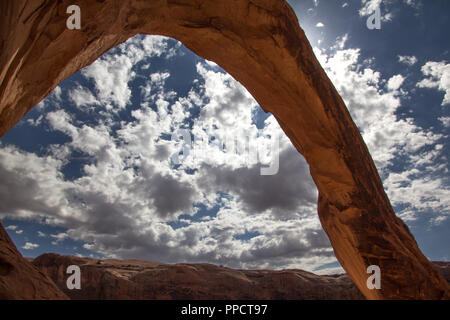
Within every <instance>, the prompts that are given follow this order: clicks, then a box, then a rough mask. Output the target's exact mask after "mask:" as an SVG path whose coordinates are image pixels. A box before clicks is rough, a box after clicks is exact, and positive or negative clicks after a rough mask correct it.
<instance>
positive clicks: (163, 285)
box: [31, 253, 450, 300]
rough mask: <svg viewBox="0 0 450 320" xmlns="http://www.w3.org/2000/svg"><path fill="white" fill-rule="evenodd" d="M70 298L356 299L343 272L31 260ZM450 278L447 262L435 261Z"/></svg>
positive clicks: (58, 257) (51, 256) (48, 256)
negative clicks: (70, 283) (77, 278)
mask: <svg viewBox="0 0 450 320" xmlns="http://www.w3.org/2000/svg"><path fill="white" fill-rule="evenodd" d="M31 260H32V263H33V265H35V266H36V267H37V268H39V269H40V270H41V271H42V272H44V273H46V274H47V275H48V276H49V277H50V278H51V279H53V281H54V282H55V283H56V284H57V285H58V287H59V288H60V289H61V290H62V291H64V292H65V293H66V294H67V296H69V297H70V298H71V299H94V300H96V299H137V300H142V299H189V300H190V299H194V300H195V299H217V300H223V299H225V300H233V299H239V300H244V299H256V300H279V299H281V300H322V299H326V300H360V299H364V296H363V295H362V294H361V293H360V292H359V290H358V289H357V288H356V286H355V285H354V283H353V282H352V280H351V279H350V278H349V277H348V275H346V274H339V275H322V276H319V275H316V274H313V273H310V272H306V271H303V270H281V271H273V270H236V269H230V268H224V267H219V266H216V265H212V264H163V263H157V262H152V261H147V260H99V259H92V258H79V257H73V256H61V255H58V254H51V253H50V254H43V255H41V256H39V257H37V258H36V259H34V260H33V259H31ZM434 264H435V265H436V266H437V267H438V269H439V270H440V271H441V273H442V274H443V275H444V276H445V278H446V279H447V280H450V263H448V262H447V263H446V262H435V263H434ZM70 265H78V266H80V269H81V289H80V290H75V289H74V290H69V289H67V285H66V280H67V277H68V275H67V274H66V269H67V267H68V266H70Z"/></svg>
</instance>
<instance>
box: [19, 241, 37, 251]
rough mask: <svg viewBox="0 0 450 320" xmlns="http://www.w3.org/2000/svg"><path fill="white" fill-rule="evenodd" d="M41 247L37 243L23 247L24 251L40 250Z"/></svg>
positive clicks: (29, 243) (26, 244) (27, 243)
mask: <svg viewBox="0 0 450 320" xmlns="http://www.w3.org/2000/svg"><path fill="white" fill-rule="evenodd" d="M38 247H39V245H38V244H37V243H31V242H26V243H25V245H24V246H22V249H24V250H33V249H36V248H38Z"/></svg>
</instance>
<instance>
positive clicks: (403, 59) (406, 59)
mask: <svg viewBox="0 0 450 320" xmlns="http://www.w3.org/2000/svg"><path fill="white" fill-rule="evenodd" d="M397 58H398V61H399V62H400V63H404V64H406V65H409V66H412V65H415V64H416V63H417V62H418V61H419V60H418V59H417V58H416V57H415V56H401V55H398V56H397Z"/></svg>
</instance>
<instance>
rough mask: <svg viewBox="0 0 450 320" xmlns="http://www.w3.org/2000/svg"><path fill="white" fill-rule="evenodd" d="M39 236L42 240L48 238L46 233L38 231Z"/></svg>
mask: <svg viewBox="0 0 450 320" xmlns="http://www.w3.org/2000/svg"><path fill="white" fill-rule="evenodd" d="M37 235H38V237H40V238H45V237H47V235H46V234H45V233H44V232H42V231H38V232H37Z"/></svg>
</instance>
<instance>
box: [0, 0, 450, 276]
mask: <svg viewBox="0 0 450 320" xmlns="http://www.w3.org/2000/svg"><path fill="white" fill-rule="evenodd" d="M289 3H290V4H291V5H292V7H293V8H294V10H295V11H296V13H297V16H298V18H299V21H300V25H301V26H302V27H303V28H304V30H305V32H306V34H307V36H308V38H309V39H310V42H311V44H312V46H313V48H314V50H315V53H316V56H317V57H318V59H319V60H320V62H321V63H322V66H323V67H324V69H325V70H326V72H327V73H328V75H329V77H330V78H331V79H332V81H333V83H334V84H335V86H336V88H337V89H338V91H339V92H340V94H341V95H342V97H343V98H344V100H345V101H346V103H347V106H348V108H349V110H350V112H351V114H352V117H353V119H354V121H355V122H356V124H357V125H358V127H359V128H360V131H361V133H362V135H363V137H364V139H365V141H366V143H367V145H368V147H369V150H370V151H371V154H372V156H373V158H374V160H375V163H376V165H377V168H378V170H379V172H380V175H381V177H382V180H383V184H384V187H385V190H386V192H387V193H388V195H389V197H390V199H391V202H392V204H393V206H394V209H395V211H396V213H397V215H398V216H400V217H401V218H402V219H403V220H404V221H405V222H406V223H407V224H408V226H409V227H410V229H411V231H412V233H413V234H414V236H415V237H416V240H417V241H418V243H419V246H420V248H421V249H422V250H423V251H424V253H425V255H426V256H427V257H429V258H430V259H433V260H450V249H449V248H448V243H450V232H449V228H450V219H448V216H449V214H450V189H449V186H450V181H449V174H448V170H449V162H448V157H449V143H448V134H449V128H450V111H449V109H450V63H449V61H450V58H449V56H450V53H449V41H448V35H447V34H446V30H449V29H450V22H449V21H448V17H447V12H448V9H449V7H450V3H449V2H448V1H445V0H434V1H423V0H391V1H389V0H385V1H380V0H354V1H325V0H315V1H313V0H311V1H308V0H306V1H294V0H292V1H289ZM377 6H379V7H380V9H381V16H382V21H381V29H380V30H369V29H368V28H367V27H366V20H367V18H368V16H369V15H371V14H372V11H373V9H374V8H375V7H377ZM177 129H185V130H188V131H189V132H190V133H191V134H192V136H193V137H194V136H200V135H208V136H213V135H214V136H216V137H218V138H219V139H222V138H225V137H226V136H227V135H231V136H232V137H235V138H237V139H238V140H239V141H247V140H246V139H250V140H251V141H253V142H255V141H256V142H257V143H258V144H261V145H264V144H268V145H270V144H271V143H272V142H273V141H274V137H279V146H280V149H279V171H278V173H277V174H276V175H272V176H262V175H261V174H260V168H261V166H262V164H261V163H260V162H258V161H257V160H256V161H255V160H254V159H249V158H247V157H246V156H243V155H242V154H235V153H225V152H223V150H221V149H220V148H218V147H217V145H215V144H214V143H210V144H208V145H206V146H201V145H200V144H196V145H195V147H194V149H193V150H192V152H191V153H189V155H188V156H187V157H185V158H183V161H182V163H181V164H178V165H177V164H174V163H173V161H172V160H171V159H172V158H171V156H172V155H173V154H176V153H178V152H179V150H180V149H181V147H182V145H181V144H180V142H176V141H171V139H170V137H171V135H172V134H173V133H174V132H176V130H177ZM0 171H1V174H2V177H3V179H2V182H1V184H0V199H1V204H0V217H1V218H2V220H3V224H4V226H5V227H6V229H7V232H8V234H9V235H10V236H11V237H12V239H13V241H14V242H15V244H16V246H17V247H18V249H19V250H20V251H21V252H22V254H23V255H24V256H29V257H36V256H38V255H40V254H42V253H44V252H56V253H61V254H72V255H75V254H76V255H82V256H94V257H105V258H106V257H113V258H142V259H152V260H157V261H161V262H167V263H175V262H208V263H214V264H221V265H225V266H229V267H235V268H254V269H261V268H272V269H281V268H302V269H305V270H310V271H316V272H322V273H327V272H336V271H339V270H340V267H339V263H337V261H336V258H335V257H334V254H333V251H332V248H331V246H330V244H329V241H328V239H327V238H326V236H325V234H324V232H323V231H322V229H321V227H320V223H319V221H318V218H317V208H316V201H317V190H316V187H315V186H314V184H313V182H312V179H311V177H310V175H309V171H308V167H307V164H306V163H305V161H304V159H303V158H302V156H301V155H299V154H298V152H297V151H296V150H295V149H294V148H293V147H292V146H291V145H290V143H289V141H288V140H287V138H286V137H285V135H284V134H283V132H282V131H281V130H280V128H279V126H278V124H277V123H276V121H275V119H274V118H273V117H272V116H271V115H270V114H265V113H264V111H262V110H261V108H260V107H259V106H258V104H257V103H256V102H255V100H254V99H253V98H252V97H251V96H250V95H249V94H248V92H247V91H246V90H245V89H244V88H243V87H242V86H241V85H240V84H239V83H237V82H236V81H234V79H233V78H232V77H231V76H229V75H228V74H227V73H226V72H224V71H223V70H222V69H221V68H220V67H219V66H217V65H215V64H214V63H212V62H209V61H205V60H204V59H202V58H199V57H197V56H196V55H195V54H193V53H192V52H190V51H189V50H188V49H186V48H185V47H184V46H183V45H182V44H181V43H179V42H177V41H176V40H173V39H168V38H163V37H157V36H143V35H138V36H136V37H134V38H132V39H129V40H128V41H127V42H126V43H124V44H122V45H120V46H118V47H116V48H113V49H111V50H110V51H109V52H108V53H106V54H105V55H103V56H102V57H101V58H99V59H98V60H97V61H96V62H94V63H93V64H92V65H90V66H88V67H86V68H84V69H83V70H81V71H80V72H78V73H76V74H74V75H73V76H71V77H70V78H68V79H67V80H65V81H63V82H62V83H61V84H60V85H59V86H58V87H57V88H56V89H55V90H54V91H53V92H52V93H51V94H50V95H49V96H48V97H47V98H46V99H45V100H44V101H43V102H41V103H40V104H39V105H37V106H36V107H35V108H33V109H32V110H31V111H30V112H29V113H28V114H27V115H26V116H25V117H24V119H22V120H21V122H20V123H19V124H17V125H16V126H15V127H14V128H13V129H12V130H10V131H9V132H8V133H7V134H6V135H5V136H4V137H2V138H1V140H0Z"/></svg>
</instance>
